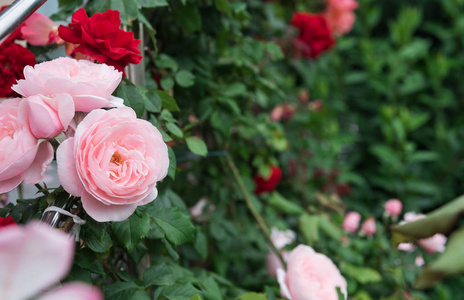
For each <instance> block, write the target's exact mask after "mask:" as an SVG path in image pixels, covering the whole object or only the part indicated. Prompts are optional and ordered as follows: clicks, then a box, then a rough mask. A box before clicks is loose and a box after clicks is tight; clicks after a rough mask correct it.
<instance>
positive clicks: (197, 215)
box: [190, 197, 216, 222]
mask: <svg viewBox="0 0 464 300" xmlns="http://www.w3.org/2000/svg"><path fill="white" fill-rule="evenodd" d="M206 205H208V199H207V198H206V197H203V198H201V199H200V200H199V201H198V202H197V203H196V204H195V205H194V206H192V207H191V208H190V215H191V216H192V219H194V220H195V221H199V222H201V221H203V220H204V216H205V212H204V209H205V206H206ZM215 209H216V206H214V204H209V208H208V211H207V212H206V214H208V213H211V212H213V211H214V210H215Z"/></svg>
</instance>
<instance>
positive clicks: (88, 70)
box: [13, 57, 122, 112]
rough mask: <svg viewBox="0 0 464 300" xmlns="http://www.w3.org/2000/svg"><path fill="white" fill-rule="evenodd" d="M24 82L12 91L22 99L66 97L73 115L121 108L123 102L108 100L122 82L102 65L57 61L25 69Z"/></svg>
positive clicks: (114, 73)
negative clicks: (100, 109) (67, 96)
mask: <svg viewBox="0 0 464 300" xmlns="http://www.w3.org/2000/svg"><path fill="white" fill-rule="evenodd" d="M24 78H25V79H23V80H19V81H18V84H16V85H14V86H13V90H15V91H16V92H18V93H19V94H21V95H23V96H25V97H29V96H35V95H39V94H41V95H46V96H49V97H50V96H53V95H58V94H69V95H71V96H72V98H73V101H74V106H75V111H83V112H90V111H92V110H94V109H98V108H103V107H114V106H122V99H120V98H117V97H113V96H111V94H112V93H113V92H114V90H115V89H116V88H117V87H118V85H119V83H120V82H121V79H122V74H121V73H120V72H118V71H116V70H115V69H114V67H111V66H107V65H105V64H96V63H92V62H90V61H86V60H79V61H77V60H75V59H72V58H69V57H60V58H57V59H54V60H51V61H46V62H43V63H40V64H37V65H35V66H34V67H31V66H28V67H26V68H25V69H24Z"/></svg>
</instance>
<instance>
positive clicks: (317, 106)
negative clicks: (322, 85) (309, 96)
mask: <svg viewBox="0 0 464 300" xmlns="http://www.w3.org/2000/svg"><path fill="white" fill-rule="evenodd" d="M323 106H324V102H322V100H320V99H316V100H314V101H311V102H309V110H311V111H314V112H318V111H320V110H321V109H322V107H323Z"/></svg>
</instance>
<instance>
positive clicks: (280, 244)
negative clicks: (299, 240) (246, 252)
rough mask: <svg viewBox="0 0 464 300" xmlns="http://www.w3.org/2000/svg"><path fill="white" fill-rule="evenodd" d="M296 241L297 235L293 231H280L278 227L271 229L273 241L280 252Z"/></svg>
mask: <svg viewBox="0 0 464 300" xmlns="http://www.w3.org/2000/svg"><path fill="white" fill-rule="evenodd" d="M295 239H296V234H295V232H294V231H293V230H279V229H278V228H276V227H272V229H271V240H272V242H273V243H274V246H275V247H276V248H277V249H278V250H282V249H283V248H284V247H285V246H287V245H290V244H291V243H293V242H294V241H295Z"/></svg>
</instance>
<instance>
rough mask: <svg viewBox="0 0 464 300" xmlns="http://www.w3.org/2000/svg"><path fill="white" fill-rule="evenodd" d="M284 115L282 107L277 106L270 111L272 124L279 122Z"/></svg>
mask: <svg viewBox="0 0 464 300" xmlns="http://www.w3.org/2000/svg"><path fill="white" fill-rule="evenodd" d="M283 115H284V107H283V106H282V105H277V106H276V107H274V108H273V109H272V111H271V120H272V121H274V122H279V121H280V119H282V116H283Z"/></svg>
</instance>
